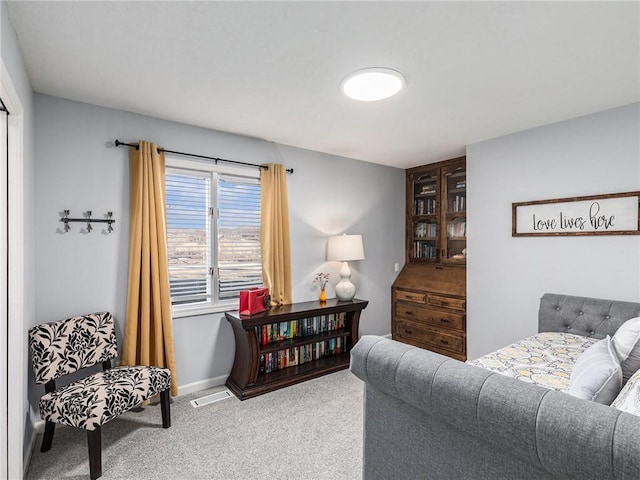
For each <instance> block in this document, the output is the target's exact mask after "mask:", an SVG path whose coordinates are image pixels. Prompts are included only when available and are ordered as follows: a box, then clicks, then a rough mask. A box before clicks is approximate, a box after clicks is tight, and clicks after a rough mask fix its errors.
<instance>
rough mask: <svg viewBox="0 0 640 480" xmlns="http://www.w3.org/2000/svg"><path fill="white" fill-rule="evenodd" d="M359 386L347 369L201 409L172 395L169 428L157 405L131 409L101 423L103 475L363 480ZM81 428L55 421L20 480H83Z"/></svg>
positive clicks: (86, 463)
mask: <svg viewBox="0 0 640 480" xmlns="http://www.w3.org/2000/svg"><path fill="white" fill-rule="evenodd" d="M362 389H363V384H362V382H361V381H360V380H359V379H357V378H356V377H355V376H354V375H352V374H351V373H350V372H349V371H347V370H345V371H341V372H338V373H334V374H331V375H326V376H324V377H320V378H317V379H313V380H310V381H307V382H304V383H300V384H297V385H293V386H291V387H288V388H284V389H281V390H277V391H274V392H270V393H268V394H265V395H261V396H258V397H255V398H252V399H249V400H245V401H242V402H241V401H239V400H238V399H237V398H235V397H232V398H228V399H225V400H222V401H219V402H216V403H212V404H210V405H206V406H203V407H200V408H193V407H192V406H191V404H190V400H194V399H196V398H200V397H203V396H205V395H209V394H211V393H215V392H218V391H221V390H225V388H224V387H217V388H213V389H210V390H205V391H201V392H197V393H193V394H190V395H185V396H180V397H177V398H175V399H173V403H172V405H171V417H172V419H171V420H172V425H171V428H169V429H166V430H164V429H162V422H161V416H160V406H159V405H152V406H149V407H146V408H144V409H140V410H139V411H135V412H129V413H127V414H125V415H123V416H121V417H119V418H118V419H115V420H113V421H111V422H109V423H108V424H106V425H105V426H103V427H102V450H103V452H102V472H103V475H102V478H104V479H105V480H109V479H147V478H148V479H185V480H186V479H225V480H234V479H236V480H244V479H247V480H249V479H250V480H261V479H265V480H267V479H269V480H275V479H282V480H287V479H291V480H293V479H307V480H316V479H317V480H341V479H345V480H346V479H353V480H356V479H360V478H361V469H362ZM86 438H87V436H86V432H85V431H84V430H78V429H73V428H70V427H64V426H57V427H56V433H55V436H54V438H53V446H52V448H51V450H49V451H48V452H45V453H41V452H40V451H39V450H40V442H41V441H42V436H41V435H39V436H38V438H37V439H36V446H35V448H34V452H33V455H32V457H31V461H30V464H29V467H28V470H27V474H26V477H25V478H26V479H27V480H35V479H88V478H89V461H88V452H87V440H86Z"/></svg>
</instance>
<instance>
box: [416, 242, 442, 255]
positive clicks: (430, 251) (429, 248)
mask: <svg viewBox="0 0 640 480" xmlns="http://www.w3.org/2000/svg"><path fill="white" fill-rule="evenodd" d="M437 255H438V249H437V248H436V246H435V245H433V244H430V243H426V242H420V241H418V242H413V257H414V258H436V256H437Z"/></svg>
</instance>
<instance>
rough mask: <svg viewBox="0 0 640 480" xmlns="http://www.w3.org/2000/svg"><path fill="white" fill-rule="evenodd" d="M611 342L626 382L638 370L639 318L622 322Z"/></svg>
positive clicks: (639, 357) (639, 364) (639, 352)
mask: <svg viewBox="0 0 640 480" xmlns="http://www.w3.org/2000/svg"><path fill="white" fill-rule="evenodd" d="M612 342H613V348H615V350H616V353H617V354H618V360H620V365H621V366H622V378H623V381H625V382H626V381H627V380H628V379H629V377H631V375H633V374H634V373H635V372H636V371H638V369H640V317H636V318H631V319H629V320H627V321H626V322H624V323H623V324H622V325H621V326H620V328H619V329H618V330H617V331H616V334H615V335H614V336H613V340H612Z"/></svg>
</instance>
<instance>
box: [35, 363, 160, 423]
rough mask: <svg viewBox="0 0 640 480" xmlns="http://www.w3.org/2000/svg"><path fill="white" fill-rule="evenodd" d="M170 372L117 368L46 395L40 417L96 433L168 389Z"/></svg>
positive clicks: (138, 368) (42, 399)
mask: <svg viewBox="0 0 640 480" xmlns="http://www.w3.org/2000/svg"><path fill="white" fill-rule="evenodd" d="M170 385H171V372H170V371H169V370H168V369H166V368H158V367H116V368H111V369H109V370H107V371H104V372H98V373H94V374H93V375H90V376H88V377H86V378H83V379H81V380H78V381H77V382H73V383H70V384H69V385H66V386H64V387H62V388H59V389H58V390H54V391H53V392H50V393H47V394H45V395H44V396H43V397H42V398H41V399H40V403H39V406H40V416H41V417H42V418H43V419H44V420H48V421H50V422H55V423H61V424H63V425H68V426H70V427H77V428H84V429H86V430H95V429H96V427H99V426H100V425H104V424H105V423H107V422H108V421H110V420H112V419H114V418H115V417H117V416H118V415H120V414H122V413H124V412H126V411H128V410H131V409H132V408H133V407H135V406H137V405H140V404H141V403H142V402H143V401H145V400H147V399H148V398H150V397H152V396H154V395H157V394H158V393H160V392H162V391H164V390H166V389H168V388H169V387H170Z"/></svg>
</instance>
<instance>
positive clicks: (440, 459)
mask: <svg viewBox="0 0 640 480" xmlns="http://www.w3.org/2000/svg"><path fill="white" fill-rule="evenodd" d="M637 316H640V304H638V303H630V302H618V301H611V300H601V299H594V298H582V297H573V296H567V295H555V294H545V295H544V296H543V297H542V299H541V301H540V310H539V330H540V331H561V332H570V333H576V334H580V335H586V336H593V337H597V338H604V336H606V335H607V334H609V335H613V334H614V333H615V331H616V329H617V328H618V327H619V326H620V325H621V324H622V323H623V322H624V321H625V320H627V319H629V318H633V317H637ZM351 371H352V372H353V373H354V374H356V375H357V376H358V377H359V378H361V379H362V380H363V381H364V382H365V401H364V458H363V478H365V479H367V480H372V479H411V480H415V479H429V480H441V479H451V480H454V479H455V480H483V479H486V480H501V479H503V480H517V479H535V480H544V479H580V480H586V479H593V480H607V479H627V480H638V479H640V417H637V416H634V415H630V414H627V413H624V412H621V411H619V410H617V409H615V408H612V407H608V406H605V405H600V404H597V403H593V402H589V401H586V400H581V399H578V398H575V397H572V396H570V395H568V394H565V393H562V392H557V391H552V390H547V389H545V388H543V387H539V386H536V385H533V384H529V383H525V382H522V381H519V380H516V379H513V378H509V377H506V376H503V375H499V374H496V373H492V372H490V371H488V370H484V369H482V368H479V367H475V366H473V365H468V364H465V363H462V362H458V361H456V360H453V359H450V358H448V357H443V356H441V355H438V354H436V353H433V352H430V351H427V350H422V349H420V348H416V347H412V346H409V345H405V344H402V343H398V342H395V341H393V340H389V339H385V338H382V337H376V336H364V337H363V338H362V339H360V341H359V342H358V343H357V344H356V346H355V347H354V349H353V350H352V353H351Z"/></svg>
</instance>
